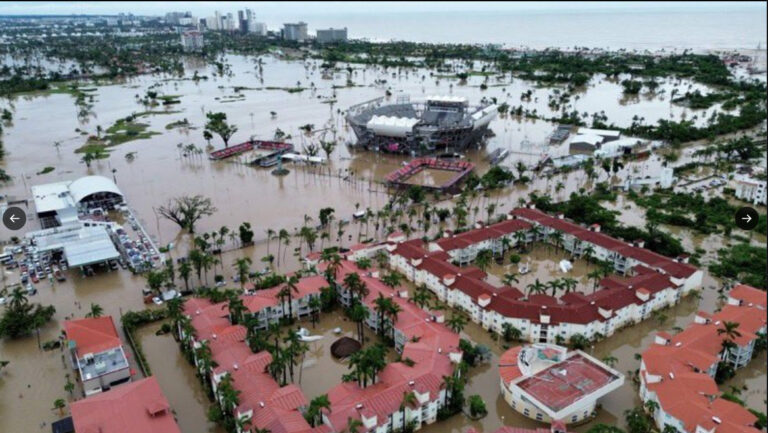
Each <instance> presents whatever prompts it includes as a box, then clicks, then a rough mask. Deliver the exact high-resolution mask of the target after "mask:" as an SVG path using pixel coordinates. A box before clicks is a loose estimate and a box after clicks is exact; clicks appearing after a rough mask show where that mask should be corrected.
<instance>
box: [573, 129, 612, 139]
mask: <svg viewBox="0 0 768 433" xmlns="http://www.w3.org/2000/svg"><path fill="white" fill-rule="evenodd" d="M579 134H590V135H600V136H602V137H616V138H618V137H620V136H621V131H616V130H614V129H595V128H579Z"/></svg>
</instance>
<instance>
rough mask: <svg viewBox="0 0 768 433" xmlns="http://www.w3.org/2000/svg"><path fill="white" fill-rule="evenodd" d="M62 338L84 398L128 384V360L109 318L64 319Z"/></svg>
mask: <svg viewBox="0 0 768 433" xmlns="http://www.w3.org/2000/svg"><path fill="white" fill-rule="evenodd" d="M64 335H65V338H66V345H67V346H66V347H67V351H68V352H69V360H70V365H71V366H72V368H73V369H75V370H76V371H77V373H78V378H79V379H80V381H81V382H82V384H83V392H84V393H85V396H86V397H87V396H89V395H92V394H98V393H100V392H103V391H108V390H109V389H111V388H112V387H115V386H117V385H120V384H122V383H125V382H130V380H131V369H130V366H129V364H128V358H126V356H125V351H124V350H123V343H122V342H121V341H120V337H119V336H118V335H117V330H116V329H115V323H114V321H113V320H112V317H111V316H105V317H97V318H85V319H76V320H67V321H65V322H64Z"/></svg>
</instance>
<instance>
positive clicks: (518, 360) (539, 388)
mask: <svg viewBox="0 0 768 433" xmlns="http://www.w3.org/2000/svg"><path fill="white" fill-rule="evenodd" d="M499 376H500V380H501V383H500V385H501V394H502V395H503V396H504V400H506V402H507V403H508V404H509V405H510V406H512V408H513V409H515V410H516V411H518V412H520V413H521V414H523V415H525V416H526V417H528V418H531V419H535V420H537V421H542V422H551V423H568V424H572V423H576V422H582V421H585V420H588V419H590V418H592V416H593V415H594V411H595V407H596V405H597V401H598V399H600V398H601V397H604V396H605V395H607V394H609V393H610V392H611V391H613V390H615V389H617V388H619V387H620V386H621V385H622V384H623V383H624V375H622V374H621V373H619V372H618V371H616V370H614V369H613V368H611V367H609V366H607V365H606V364H604V363H602V362H600V361H598V360H597V359H595V358H593V357H591V356H589V355H587V354H586V353H584V352H582V351H579V350H572V351H568V350H567V349H566V348H564V347H561V346H556V345H552V344H532V345H526V346H517V347H514V348H512V349H509V350H508V351H506V352H505V353H504V354H502V355H501V357H500V358H499Z"/></svg>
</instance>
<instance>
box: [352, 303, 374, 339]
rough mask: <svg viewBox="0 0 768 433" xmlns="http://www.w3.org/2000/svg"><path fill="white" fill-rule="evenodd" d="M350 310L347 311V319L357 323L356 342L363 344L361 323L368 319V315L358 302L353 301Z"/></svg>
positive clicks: (366, 310)
mask: <svg viewBox="0 0 768 433" xmlns="http://www.w3.org/2000/svg"><path fill="white" fill-rule="evenodd" d="M353 302H354V304H353V305H352V308H350V309H349V313H348V314H349V319H350V320H352V321H353V322H355V323H357V341H359V342H360V344H363V322H365V321H366V320H367V319H368V316H369V315H370V313H369V312H368V309H367V308H365V306H364V305H363V304H361V303H360V301H357V300H355V301H353Z"/></svg>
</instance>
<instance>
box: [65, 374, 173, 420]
mask: <svg viewBox="0 0 768 433" xmlns="http://www.w3.org/2000/svg"><path fill="white" fill-rule="evenodd" d="M70 408H71V411H72V420H73V422H74V425H75V431H77V432H78V433H135V432H141V433H181V430H180V429H179V426H178V425H177V424H176V420H175V419H174V416H173V413H172V412H171V408H170V405H169V404H168V400H167V399H166V398H165V395H163V392H162V390H161V389H160V386H159V385H158V384H157V379H155V378H154V377H148V378H146V379H142V380H139V381H136V382H132V383H128V384H125V385H122V386H120V387H117V388H113V389H112V390H110V391H107V392H103V393H101V394H97V395H94V396H91V397H88V398H86V399H83V400H78V401H75V402H73V403H72V404H71V405H70Z"/></svg>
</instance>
